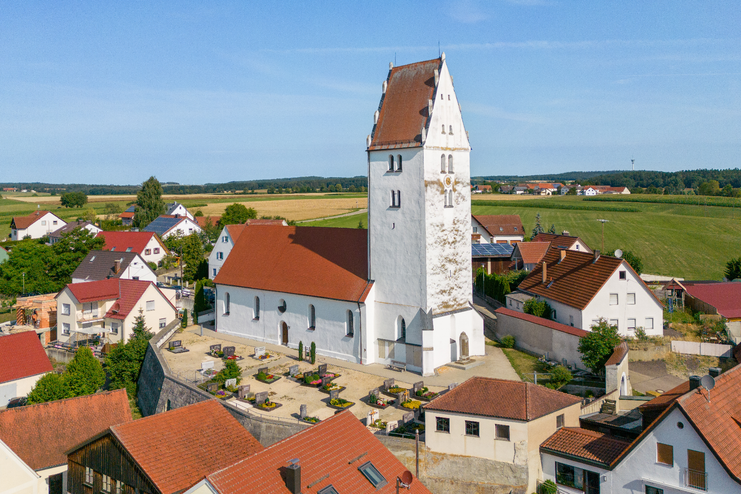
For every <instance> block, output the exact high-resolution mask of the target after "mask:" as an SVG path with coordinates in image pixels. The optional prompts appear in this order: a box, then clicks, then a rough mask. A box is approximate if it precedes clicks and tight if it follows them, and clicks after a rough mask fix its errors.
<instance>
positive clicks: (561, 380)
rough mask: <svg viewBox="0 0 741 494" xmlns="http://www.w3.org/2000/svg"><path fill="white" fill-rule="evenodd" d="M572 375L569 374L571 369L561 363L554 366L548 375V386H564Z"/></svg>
mask: <svg viewBox="0 0 741 494" xmlns="http://www.w3.org/2000/svg"><path fill="white" fill-rule="evenodd" d="M573 378H574V377H573V376H572V375H571V371H570V370H569V369H567V368H566V367H564V366H563V365H557V366H556V367H554V369H553V370H552V371H551V375H550V379H549V381H550V383H549V384H550V385H551V386H549V387H551V388H553V389H558V388H560V387H561V386H565V385H566V384H568V383H569V381H571V380H572V379H573Z"/></svg>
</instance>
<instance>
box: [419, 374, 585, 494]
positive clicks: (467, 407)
mask: <svg viewBox="0 0 741 494" xmlns="http://www.w3.org/2000/svg"><path fill="white" fill-rule="evenodd" d="M424 409H425V443H426V445H427V447H428V448H429V449H430V450H432V451H437V452H441V453H447V454H450V455H462V456H475V457H479V458H487V459H489V460H493V461H496V462H501V463H502V464H506V465H508V467H502V468H507V469H509V470H512V471H513V472H517V473H518V474H519V475H518V476H519V477H520V478H521V479H522V481H523V484H525V485H527V489H525V490H524V492H533V491H535V488H536V483H537V481H538V479H540V478H541V470H540V465H541V461H540V451H539V448H540V444H541V443H542V442H543V441H544V440H545V439H547V438H548V437H549V436H551V435H552V434H553V433H554V432H555V431H556V430H558V429H559V428H561V427H572V426H577V425H578V424H579V414H580V412H581V399H580V398H579V397H577V396H572V395H568V394H566V393H561V392H560V391H555V390H552V389H548V388H546V387H543V386H538V385H537V384H533V383H529V382H518V381H505V380H502V379H492V378H488V377H472V378H470V379H468V380H467V381H465V382H464V383H462V384H460V385H459V386H456V387H455V388H453V390H451V391H449V392H447V393H445V394H443V395H442V396H440V397H438V398H435V399H434V400H432V401H431V402H430V403H428V404H426V405H425V406H424Z"/></svg>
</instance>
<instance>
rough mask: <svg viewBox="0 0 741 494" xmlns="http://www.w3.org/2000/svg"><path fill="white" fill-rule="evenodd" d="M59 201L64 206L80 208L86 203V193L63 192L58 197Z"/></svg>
mask: <svg viewBox="0 0 741 494" xmlns="http://www.w3.org/2000/svg"><path fill="white" fill-rule="evenodd" d="M60 203H61V204H62V206H64V207H65V208H81V207H82V206H84V205H85V204H87V195H85V193H84V192H65V193H64V194H62V196H61V197H60Z"/></svg>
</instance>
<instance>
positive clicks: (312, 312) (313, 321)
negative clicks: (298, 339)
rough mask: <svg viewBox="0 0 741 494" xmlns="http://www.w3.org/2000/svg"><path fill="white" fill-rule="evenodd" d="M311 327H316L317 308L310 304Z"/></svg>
mask: <svg viewBox="0 0 741 494" xmlns="http://www.w3.org/2000/svg"><path fill="white" fill-rule="evenodd" d="M309 329H316V309H315V308H314V306H313V305H311V304H309Z"/></svg>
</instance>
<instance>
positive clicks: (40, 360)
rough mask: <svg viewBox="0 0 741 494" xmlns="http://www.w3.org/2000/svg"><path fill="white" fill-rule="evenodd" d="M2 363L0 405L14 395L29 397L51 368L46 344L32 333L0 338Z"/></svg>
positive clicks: (6, 402) (4, 403) (0, 368)
mask: <svg viewBox="0 0 741 494" xmlns="http://www.w3.org/2000/svg"><path fill="white" fill-rule="evenodd" d="M0 362H2V365H1V366H0V407H4V406H6V405H7V404H8V402H9V401H10V400H12V399H13V398H17V397H19V396H26V395H27V394H28V393H30V392H31V390H32V389H33V387H34V386H35V385H36V381H38V380H39V379H41V377H42V376H43V375H44V374H46V373H47V372H51V371H52V366H51V362H50V361H49V357H47V356H46V351H44V347H43V346H41V342H40V341H39V339H38V338H37V337H36V335H35V334H34V333H32V332H24V333H17V334H11V335H8V336H3V337H0ZM0 431H2V429H1V428H0ZM0 439H2V437H0Z"/></svg>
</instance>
